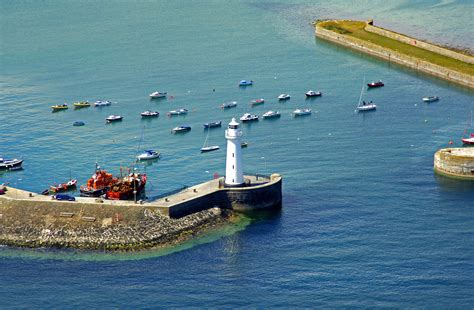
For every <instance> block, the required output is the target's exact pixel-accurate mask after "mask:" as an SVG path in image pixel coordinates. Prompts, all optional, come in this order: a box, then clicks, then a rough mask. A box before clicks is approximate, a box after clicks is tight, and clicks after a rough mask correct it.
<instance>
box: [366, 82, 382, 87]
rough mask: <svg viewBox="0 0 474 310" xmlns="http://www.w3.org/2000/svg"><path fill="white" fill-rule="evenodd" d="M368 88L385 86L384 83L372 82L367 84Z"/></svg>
mask: <svg viewBox="0 0 474 310" xmlns="http://www.w3.org/2000/svg"><path fill="white" fill-rule="evenodd" d="M367 86H368V87H369V88H373V87H382V86H384V84H383V83H382V81H377V82H371V83H369V84H367Z"/></svg>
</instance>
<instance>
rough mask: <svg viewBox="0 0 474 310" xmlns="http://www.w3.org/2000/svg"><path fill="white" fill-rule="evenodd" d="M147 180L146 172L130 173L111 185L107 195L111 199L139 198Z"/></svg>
mask: <svg viewBox="0 0 474 310" xmlns="http://www.w3.org/2000/svg"><path fill="white" fill-rule="evenodd" d="M146 181H147V176H146V174H140V173H130V174H128V175H127V176H125V177H123V178H120V179H118V181H117V182H116V183H114V184H113V185H111V186H110V189H108V190H107V191H106V194H105V195H106V196H105V197H106V198H107V199H111V200H129V199H134V200H137V199H139V198H141V196H142V194H143V192H144V190H145V185H146Z"/></svg>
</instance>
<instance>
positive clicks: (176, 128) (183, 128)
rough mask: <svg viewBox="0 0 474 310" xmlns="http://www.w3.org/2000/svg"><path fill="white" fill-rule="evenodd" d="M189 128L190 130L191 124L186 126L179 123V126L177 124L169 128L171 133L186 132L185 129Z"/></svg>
mask: <svg viewBox="0 0 474 310" xmlns="http://www.w3.org/2000/svg"><path fill="white" fill-rule="evenodd" d="M190 130H191V126H187V125H181V126H177V127H175V128H173V129H171V131H172V132H173V133H180V132H187V131H190Z"/></svg>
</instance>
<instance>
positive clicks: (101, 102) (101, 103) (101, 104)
mask: <svg viewBox="0 0 474 310" xmlns="http://www.w3.org/2000/svg"><path fill="white" fill-rule="evenodd" d="M111 104H112V102H110V101H108V100H97V101H96V102H94V106H95V107H104V106H108V105H111Z"/></svg>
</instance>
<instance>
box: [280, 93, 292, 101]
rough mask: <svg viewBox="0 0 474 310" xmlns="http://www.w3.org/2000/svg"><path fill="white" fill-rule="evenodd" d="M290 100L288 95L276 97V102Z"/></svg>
mask: <svg viewBox="0 0 474 310" xmlns="http://www.w3.org/2000/svg"><path fill="white" fill-rule="evenodd" d="M290 98H291V96H290V95H288V94H281V95H279V96H278V100H289V99H290Z"/></svg>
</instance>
